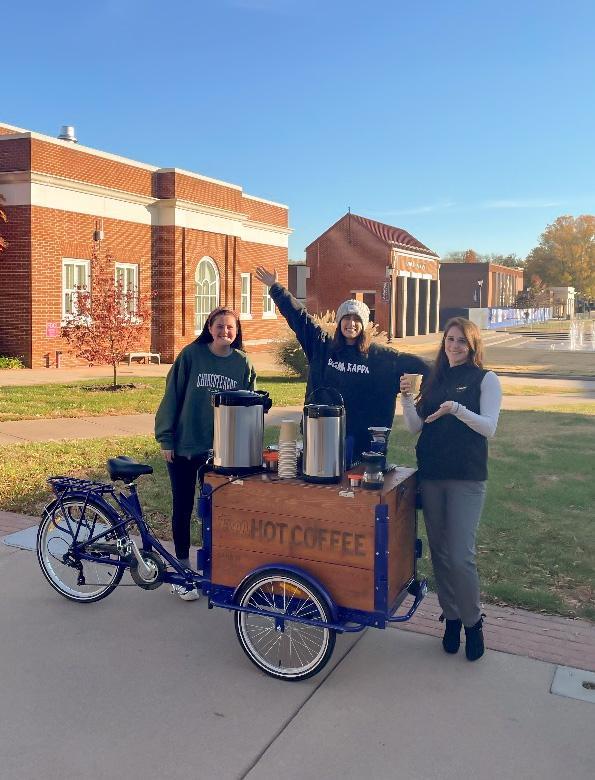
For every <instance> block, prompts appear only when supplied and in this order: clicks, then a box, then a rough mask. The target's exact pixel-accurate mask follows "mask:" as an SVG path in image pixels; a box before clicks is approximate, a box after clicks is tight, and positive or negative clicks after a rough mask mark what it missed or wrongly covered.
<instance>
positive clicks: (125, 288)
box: [114, 263, 139, 318]
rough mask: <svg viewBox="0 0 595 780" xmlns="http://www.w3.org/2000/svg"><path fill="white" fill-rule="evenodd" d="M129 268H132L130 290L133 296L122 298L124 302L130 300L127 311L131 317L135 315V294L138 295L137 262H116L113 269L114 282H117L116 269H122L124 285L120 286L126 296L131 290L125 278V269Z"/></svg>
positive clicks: (126, 276)
mask: <svg viewBox="0 0 595 780" xmlns="http://www.w3.org/2000/svg"><path fill="white" fill-rule="evenodd" d="M129 269H132V272H133V277H134V281H133V284H132V292H133V293H134V298H132V299H130V298H124V299H123V301H122V302H123V303H124V302H131V303H132V311H127V312H126V313H127V314H128V316H129V317H131V318H133V317H134V316H135V315H136V312H137V300H138V298H137V296H138V289H139V288H138V263H116V265H115V269H114V281H115V282H116V284H117V283H118V271H124V285H123V286H122V294H123V295H125V296H127V295H128V293H129V292H131V290H129V289H128V285H127V278H128V275H127V273H126V271H128V270H129Z"/></svg>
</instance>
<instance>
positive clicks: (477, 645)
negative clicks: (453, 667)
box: [465, 615, 485, 661]
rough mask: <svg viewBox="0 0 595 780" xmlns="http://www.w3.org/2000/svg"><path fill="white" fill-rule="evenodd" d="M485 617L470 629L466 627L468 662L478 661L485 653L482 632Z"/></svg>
mask: <svg viewBox="0 0 595 780" xmlns="http://www.w3.org/2000/svg"><path fill="white" fill-rule="evenodd" d="M484 617H485V615H482V616H481V617H480V618H479V620H478V621H477V623H476V624H475V625H474V626H471V627H470V628H467V626H465V655H466V656H467V660H468V661H477V659H478V658H481V656H482V655H483V654H484V652H485V646H484V643H483V630H482V625H483V619H484Z"/></svg>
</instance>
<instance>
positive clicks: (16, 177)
mask: <svg viewBox="0 0 595 780" xmlns="http://www.w3.org/2000/svg"><path fill="white" fill-rule="evenodd" d="M2 183H6V184H12V183H30V184H43V185H46V186H50V187H59V188H61V189H64V190H74V191H76V192H84V193H88V194H90V195H97V196H99V197H102V198H111V199H115V200H123V201H126V202H128V203H140V204H142V205H143V206H150V205H151V204H152V203H155V198H153V197H151V196H148V195H139V194H137V193H135V192H128V191H127V190H118V189H115V188H114V187H104V186H102V185H101V184H90V183H89V182H86V181H80V180H79V179H68V178H66V177H65V176H56V175H55V174H52V173H38V172H37V171H6V172H0V184H2Z"/></svg>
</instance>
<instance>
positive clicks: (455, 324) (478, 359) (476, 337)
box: [419, 317, 483, 402]
mask: <svg viewBox="0 0 595 780" xmlns="http://www.w3.org/2000/svg"><path fill="white" fill-rule="evenodd" d="M451 328H460V329H461V330H462V331H463V335H464V336H465V339H466V341H467V346H468V347H469V357H468V358H467V363H468V364H469V365H473V366H477V368H483V342H482V340H481V333H480V330H479V328H478V327H477V325H476V324H475V323H474V322H471V320H467V319H465V317H451V319H450V320H448V322H447V323H446V325H445V326H444V331H443V333H442V341H441V342H440V349H439V350H438V354H437V355H436V360H435V361H434V365H433V366H432V370H431V372H430V376H429V377H428V379H427V381H426V382H424V384H423V388H422V392H421V393H420V397H419V402H421V401H423V400H424V399H425V398H428V396H429V394H430V393H431V391H432V389H433V388H434V387H435V386H436V385H437V384H439V383H440V382H441V381H442V380H443V379H444V377H445V376H446V374H447V372H448V369H449V368H450V363H449V362H448V358H447V356H446V348H445V344H446V337H447V336H448V331H449V330H450V329H451Z"/></svg>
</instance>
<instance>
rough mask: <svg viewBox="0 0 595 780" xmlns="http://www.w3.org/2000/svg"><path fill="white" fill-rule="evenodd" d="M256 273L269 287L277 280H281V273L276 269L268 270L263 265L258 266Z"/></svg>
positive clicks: (260, 280)
mask: <svg viewBox="0 0 595 780" xmlns="http://www.w3.org/2000/svg"><path fill="white" fill-rule="evenodd" d="M255 274H256V278H257V279H258V281H259V282H262V283H263V284H266V286H267V287H272V286H273V285H274V284H275V282H278V281H279V275H278V274H277V271H276V270H273V271H268V270H267V269H266V268H263V267H262V266H261V265H259V266H258V267H257V268H256V271H255Z"/></svg>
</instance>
